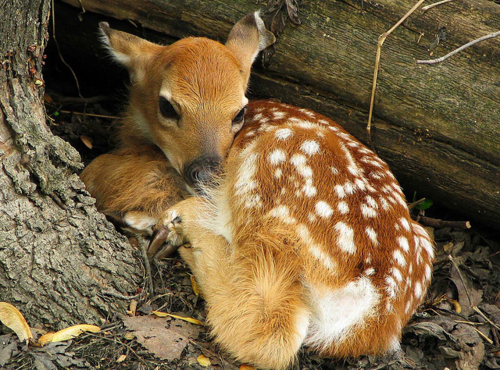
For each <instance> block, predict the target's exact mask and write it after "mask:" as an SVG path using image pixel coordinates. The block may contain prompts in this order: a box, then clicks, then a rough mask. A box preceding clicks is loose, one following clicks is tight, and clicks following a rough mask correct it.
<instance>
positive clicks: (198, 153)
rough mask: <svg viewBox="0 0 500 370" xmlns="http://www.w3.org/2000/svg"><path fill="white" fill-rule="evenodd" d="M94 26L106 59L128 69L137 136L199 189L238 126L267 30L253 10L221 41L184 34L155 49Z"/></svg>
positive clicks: (268, 35)
mask: <svg viewBox="0 0 500 370" xmlns="http://www.w3.org/2000/svg"><path fill="white" fill-rule="evenodd" d="M100 26H101V29H102V31H103V34H104V36H105V37H104V41H105V43H106V44H107V45H108V46H109V49H110V51H111V54H112V56H113V57H114V59H115V60H116V61H118V62H119V63H120V64H122V65H124V66H125V67H127V69H128V70H129V73H130V76H131V80H132V85H131V88H130V90H131V91H130V107H129V114H131V115H132V116H133V117H132V118H133V121H134V122H135V124H136V125H138V128H139V130H140V132H141V135H143V137H144V139H146V140H148V141H150V142H152V143H154V144H155V145H157V146H158V147H159V148H160V149H161V150H162V151H163V152H164V153H165V155H166V156H167V158H168V159H169V160H170V162H171V163H172V165H173V166H174V168H175V169H176V170H177V171H178V172H179V173H180V174H181V175H182V176H183V177H184V179H185V181H186V183H187V184H188V185H189V186H190V187H191V189H193V190H195V191H196V190H199V189H200V186H199V185H202V184H203V183H206V182H208V181H209V180H210V178H211V177H212V175H213V174H214V173H216V172H217V171H218V169H219V167H220V165H221V162H222V161H223V160H224V158H225V157H226V155H227V153H228V151H229V148H230V146H231V144H232V142H233V139H234V136H235V135H236V133H237V132H238V131H239V130H240V129H241V127H242V126H243V121H244V113H245V107H246V105H247V102H248V99H247V98H246V97H245V91H246V88H247V85H248V79H249V76H250V68H251V65H252V63H253V61H254V59H255V57H256V56H257V54H258V53H259V51H261V50H263V49H264V48H266V47H267V46H269V45H271V44H272V43H273V42H274V41H275V38H274V36H273V34H272V33H270V32H269V31H267V30H266V29H265V26H264V23H263V21H262V19H261V18H260V17H259V15H258V14H257V13H255V14H249V15H247V16H246V17H244V18H243V19H242V20H240V21H239V22H238V23H236V24H235V25H234V27H233V29H232V30H231V32H230V34H229V37H228V40H227V42H226V44H225V45H222V44H220V43H218V42H216V41H213V40H209V39H206V38H201V37H196V38H194V37H190V38H186V39H182V40H179V41H177V42H175V43H173V44H172V45H169V46H160V45H157V44H154V43H151V42H149V41H146V40H143V39H141V38H139V37H137V36H133V35H130V34H127V33H124V32H121V31H116V30H113V29H111V28H109V25H108V24H107V23H101V24H100ZM200 183H201V184H200Z"/></svg>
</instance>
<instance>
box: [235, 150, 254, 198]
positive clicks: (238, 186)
mask: <svg viewBox="0 0 500 370" xmlns="http://www.w3.org/2000/svg"><path fill="white" fill-rule="evenodd" d="M255 145H256V142H255V141H254V142H253V143H252V144H250V145H249V146H247V147H246V148H245V149H244V150H242V151H241V153H240V158H243V162H242V163H241V165H240V167H239V168H238V181H236V183H235V185H234V188H235V194H236V195H243V194H246V193H249V192H250V191H252V190H253V189H255V188H256V187H257V183H256V182H255V180H254V176H255V174H256V173H257V160H258V158H259V153H255V152H254V149H255Z"/></svg>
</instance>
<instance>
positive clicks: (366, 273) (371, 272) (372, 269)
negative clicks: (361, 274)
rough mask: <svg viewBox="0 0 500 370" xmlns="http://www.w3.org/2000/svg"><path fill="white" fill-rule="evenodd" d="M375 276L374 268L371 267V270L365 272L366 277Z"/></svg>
mask: <svg viewBox="0 0 500 370" xmlns="http://www.w3.org/2000/svg"><path fill="white" fill-rule="evenodd" d="M373 274H375V269H374V268H373V267H370V268H368V269H366V270H365V275H366V276H372V275H373Z"/></svg>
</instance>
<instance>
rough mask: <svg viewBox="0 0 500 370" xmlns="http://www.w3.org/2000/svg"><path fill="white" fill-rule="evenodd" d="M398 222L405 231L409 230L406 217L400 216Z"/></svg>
mask: <svg viewBox="0 0 500 370" xmlns="http://www.w3.org/2000/svg"><path fill="white" fill-rule="evenodd" d="M399 223H400V224H401V226H403V229H405V230H406V231H410V223H409V222H408V220H407V219H406V217H401V218H400V219H399Z"/></svg>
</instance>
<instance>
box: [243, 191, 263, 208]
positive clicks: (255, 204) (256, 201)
mask: <svg viewBox="0 0 500 370" xmlns="http://www.w3.org/2000/svg"><path fill="white" fill-rule="evenodd" d="M260 207H262V202H261V201H260V195H259V194H254V195H252V196H250V198H247V200H246V201H245V208H260Z"/></svg>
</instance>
